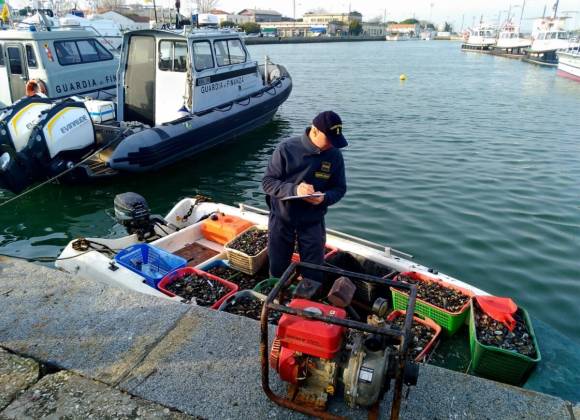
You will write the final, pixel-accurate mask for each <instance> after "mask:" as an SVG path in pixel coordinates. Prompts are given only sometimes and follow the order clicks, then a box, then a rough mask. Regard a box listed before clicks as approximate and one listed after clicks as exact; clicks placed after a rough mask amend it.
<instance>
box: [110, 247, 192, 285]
mask: <svg viewBox="0 0 580 420" xmlns="http://www.w3.org/2000/svg"><path fill="white" fill-rule="evenodd" d="M115 261H117V262H118V263H119V264H120V265H122V266H123V267H125V268H128V269H129V270H131V271H133V272H135V273H137V274H139V275H140V276H143V277H144V278H145V282H146V283H147V284H148V285H149V286H151V287H154V288H157V283H159V281H160V280H161V279H162V278H163V277H164V276H165V275H166V274H167V273H169V272H171V271H173V270H176V269H178V268H182V267H185V265H186V264H187V260H186V259H185V258H181V257H178V256H177V255H173V254H171V253H169V252H167V251H164V250H162V249H159V248H156V247H154V246H152V245H149V244H137V245H132V246H130V247H128V248H125V249H123V250H121V251H119V253H118V254H117V255H115Z"/></svg>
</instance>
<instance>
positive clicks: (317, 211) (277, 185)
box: [262, 128, 346, 225]
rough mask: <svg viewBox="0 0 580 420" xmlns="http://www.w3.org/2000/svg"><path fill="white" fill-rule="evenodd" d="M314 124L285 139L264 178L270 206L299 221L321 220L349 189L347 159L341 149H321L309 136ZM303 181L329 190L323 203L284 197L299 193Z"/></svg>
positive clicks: (297, 222) (286, 216)
mask: <svg viewBox="0 0 580 420" xmlns="http://www.w3.org/2000/svg"><path fill="white" fill-rule="evenodd" d="M309 131H310V128H308V129H307V130H306V132H305V133H304V134H303V135H302V136H298V137H292V138H289V139H287V140H284V141H283V142H282V143H280V144H279V145H278V147H276V150H275V151H274V154H273V155H272V157H271V158H270V162H269V164H268V168H267V169H266V173H265V174H264V179H263V180H262V187H263V188H264V192H265V193H266V194H267V195H268V197H269V205H270V210H271V211H272V212H273V213H274V215H275V216H278V217H280V218H281V219H282V220H284V221H286V222H289V223H292V224H294V225H297V224H308V223H317V222H321V221H322V220H323V219H324V215H325V214H326V210H327V208H328V206H331V205H333V204H334V203H336V202H338V201H339V200H340V199H341V198H342V197H343V196H344V194H345V193H346V177H345V172H344V160H343V159H342V153H341V151H340V150H339V149H336V148H331V149H329V150H325V151H321V150H320V149H318V148H317V147H316V146H315V145H314V144H313V143H312V141H311V140H310V138H309V137H308V133H309ZM301 182H306V183H307V184H311V185H313V186H314V190H315V191H320V192H324V193H326V196H325V197H324V201H323V202H322V203H321V204H319V205H314V204H310V203H307V202H306V201H304V200H288V201H280V199H281V198H284V197H288V196H291V195H296V188H297V187H298V184H300V183H301Z"/></svg>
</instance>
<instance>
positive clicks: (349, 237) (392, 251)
mask: <svg viewBox="0 0 580 420" xmlns="http://www.w3.org/2000/svg"><path fill="white" fill-rule="evenodd" d="M239 207H240V211H242V212H244V211H252V212H254V213H258V214H262V215H264V216H267V215H268V214H270V212H269V211H268V210H265V209H262V208H259V207H254V206H250V205H248V204H243V203H240V204H239ZM326 232H327V233H330V234H331V235H333V236H336V237H337V238H340V239H346V240H349V241H351V242H355V243H357V244H359V245H365V246H368V247H369V248H374V249H377V250H379V251H382V252H384V253H385V255H387V256H391V255H395V256H399V257H402V258H407V259H413V258H414V256H413V255H411V254H407V253H406V252H403V251H399V250H398V249H395V248H391V247H388V246H385V245H381V244H379V243H376V242H372V241H368V240H366V239H362V238H358V237H356V236H353V235H349V234H348V233H344V232H339V231H337V230H334V229H326Z"/></svg>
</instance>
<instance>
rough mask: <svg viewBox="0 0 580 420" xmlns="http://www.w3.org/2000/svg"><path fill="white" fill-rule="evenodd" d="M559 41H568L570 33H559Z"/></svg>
mask: <svg viewBox="0 0 580 420" xmlns="http://www.w3.org/2000/svg"><path fill="white" fill-rule="evenodd" d="M558 39H568V32H558Z"/></svg>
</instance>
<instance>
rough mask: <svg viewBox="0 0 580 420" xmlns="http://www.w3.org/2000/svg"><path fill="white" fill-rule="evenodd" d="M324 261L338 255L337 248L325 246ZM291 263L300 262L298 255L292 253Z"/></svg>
mask: <svg viewBox="0 0 580 420" xmlns="http://www.w3.org/2000/svg"><path fill="white" fill-rule="evenodd" d="M324 251H325V254H324V260H325V261H326V260H327V259H329V258H330V257H332V256H333V255H334V254H336V253H338V248H336V247H334V246H330V245H325V246H324ZM292 262H295V263H297V262H300V255H299V254H298V253H296V252H295V253H293V254H292Z"/></svg>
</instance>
